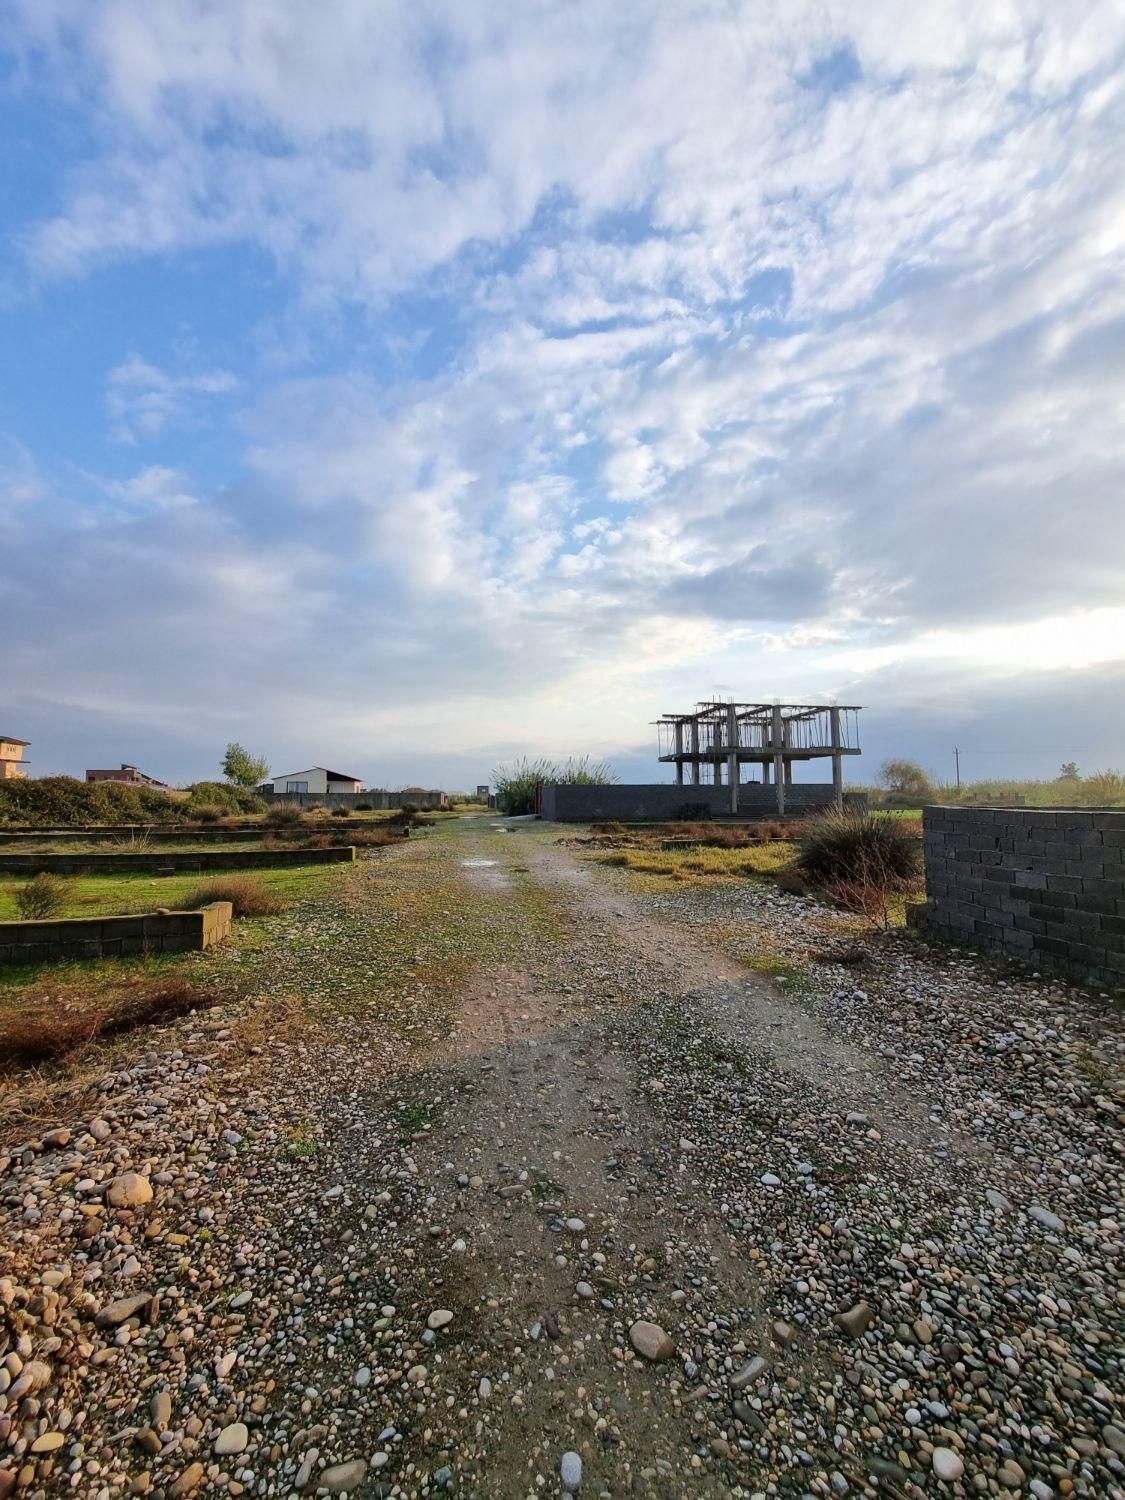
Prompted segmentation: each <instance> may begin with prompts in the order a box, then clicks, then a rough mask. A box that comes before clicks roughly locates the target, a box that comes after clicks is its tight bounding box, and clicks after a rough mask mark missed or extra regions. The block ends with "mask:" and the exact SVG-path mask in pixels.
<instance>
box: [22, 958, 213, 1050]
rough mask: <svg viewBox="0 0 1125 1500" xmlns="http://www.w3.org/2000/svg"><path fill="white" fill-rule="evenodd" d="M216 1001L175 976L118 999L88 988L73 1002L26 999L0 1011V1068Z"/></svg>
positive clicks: (170, 1017) (80, 1044)
mask: <svg viewBox="0 0 1125 1500" xmlns="http://www.w3.org/2000/svg"><path fill="white" fill-rule="evenodd" d="M214 1003H215V996H214V995H208V994H204V993H201V992H200V991H199V990H197V989H194V988H193V987H192V986H191V985H188V984H186V983H185V982H184V981H183V980H179V979H165V980H162V981H157V982H154V983H148V984H144V985H142V986H140V987H139V988H137V989H135V990H134V991H132V992H130V993H129V994H127V995H126V996H125V997H124V998H123V999H118V1000H117V1001H116V1002H114V1001H113V1000H112V999H106V998H102V997H99V996H97V995H96V994H94V993H91V992H90V991H89V990H88V989H87V990H85V991H83V992H81V993H80V994H79V996H78V998H77V1002H76V1004H75V1005H74V1006H73V1007H70V1006H60V1005H59V1003H58V998H57V996H52V997H50V998H49V999H48V1000H45V1001H39V1000H28V1002H27V1003H26V1004H23V1005H18V1006H16V1007H14V1008H13V1009H11V1010H5V1011H3V1012H0V1070H3V1069H10V1068H25V1067H29V1066H33V1065H34V1064H36V1063H44V1062H50V1061H52V1060H53V1059H56V1058H60V1057H64V1056H65V1055H66V1054H67V1053H68V1052H74V1051H75V1050H76V1049H77V1048H79V1047H83V1046H86V1045H87V1044H88V1043H90V1042H93V1041H97V1040H100V1039H102V1038H107V1037H111V1036H116V1035H118V1034H120V1033H121V1032H123V1031H132V1030H133V1029H134V1028H136V1027H138V1026H144V1025H147V1024H149V1023H151V1022H155V1021H170V1020H171V1019H172V1018H173V1017H174V1016H180V1015H184V1014H185V1013H186V1012H188V1011H191V1010H195V1009H196V1008H197V1007H200V1006H205V1005H213V1004H214Z"/></svg>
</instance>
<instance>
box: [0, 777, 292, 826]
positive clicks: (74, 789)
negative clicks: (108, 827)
mask: <svg viewBox="0 0 1125 1500" xmlns="http://www.w3.org/2000/svg"><path fill="white" fill-rule="evenodd" d="M188 791H189V792H190V794H191V795H190V796H189V797H187V798H186V799H185V798H182V797H168V796H166V795H165V794H164V793H163V792H158V791H153V790H152V789H151V788H148V787H135V786H125V785H124V784H123V783H121V782H114V781H94V782H90V781H77V780H75V778H74V777H73V776H44V777H42V778H41V779H40V780H38V781H31V780H21V781H0V827H3V826H4V825H5V824H13V823H30V824H32V825H35V826H38V827H41V828H54V827H59V828H66V827H70V826H72V825H79V824H87V823H180V822H183V821H184V819H185V818H191V817H193V816H194V815H195V814H196V812H197V811H198V810H199V809H200V808H207V807H212V808H220V809H221V810H222V811H223V812H224V813H255V812H263V811H264V810H265V803H264V802H263V800H262V799H261V798H260V797H259V796H257V795H256V794H255V793H254V792H248V791H244V790H243V789H242V788H241V787H236V786H227V785H225V784H224V783H223V782H218V781H197V782H196V783H195V785H194V786H192V787H189V788H188Z"/></svg>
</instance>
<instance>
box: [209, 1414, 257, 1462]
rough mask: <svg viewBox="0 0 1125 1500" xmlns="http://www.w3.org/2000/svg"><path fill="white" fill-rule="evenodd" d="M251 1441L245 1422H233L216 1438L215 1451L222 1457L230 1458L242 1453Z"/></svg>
mask: <svg viewBox="0 0 1125 1500" xmlns="http://www.w3.org/2000/svg"><path fill="white" fill-rule="evenodd" d="M249 1441H250V1433H249V1432H248V1430H247V1428H246V1424H245V1422H232V1423H231V1424H230V1425H229V1427H224V1428H223V1430H222V1432H220V1433H219V1436H218V1437H217V1438H216V1439H215V1452H216V1454H217V1455H218V1456H219V1457H220V1458H229V1457H231V1456H232V1455H233V1454H236V1453H241V1452H242V1451H243V1449H244V1448H245V1447H246V1445H247V1444H248V1443H249Z"/></svg>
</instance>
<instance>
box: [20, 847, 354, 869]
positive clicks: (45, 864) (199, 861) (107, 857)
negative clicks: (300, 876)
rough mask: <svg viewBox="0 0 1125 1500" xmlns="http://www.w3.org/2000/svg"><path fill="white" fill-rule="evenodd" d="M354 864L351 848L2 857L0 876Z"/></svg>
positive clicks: (197, 850) (352, 849) (194, 850)
mask: <svg viewBox="0 0 1125 1500" xmlns="http://www.w3.org/2000/svg"><path fill="white" fill-rule="evenodd" d="M354 859H355V848H354V846H353V845H351V844H341V845H336V846H334V847H332V848H329V849H169V850H167V851H166V852H165V853H163V854H151V853H150V854H0V873H4V874H7V875H34V874H36V873H37V872H38V871H40V870H48V871H50V873H51V874H52V875H116V874H122V873H124V872H126V871H130V870H141V871H145V872H147V873H148V874H151V875H176V874H179V873H181V872H182V871H195V870H268V869H275V868H278V867H284V866H293V865H338V864H348V863H350V862H351V861H352V860H354Z"/></svg>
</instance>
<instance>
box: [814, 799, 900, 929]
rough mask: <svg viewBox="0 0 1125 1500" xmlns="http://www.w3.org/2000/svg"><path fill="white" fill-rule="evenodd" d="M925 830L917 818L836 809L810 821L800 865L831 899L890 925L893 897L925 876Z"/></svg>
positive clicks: (851, 909)
mask: <svg viewBox="0 0 1125 1500" xmlns="http://www.w3.org/2000/svg"><path fill="white" fill-rule="evenodd" d="M920 831H921V830H920V826H919V825H918V823H916V822H914V821H907V820H906V819H900V818H880V817H872V816H871V815H870V814H869V813H863V812H855V811H851V810H849V809H845V810H844V811H842V812H841V811H837V810H836V809H832V810H831V811H830V812H826V813H823V814H822V815H821V816H820V817H819V818H816V819H814V820H813V822H812V823H811V824H810V825H809V829H808V833H807V835H806V837H805V839H804V841H803V843H802V846H801V852H800V854H799V855H798V858H797V862H796V868H797V870H798V872H799V873H800V874H801V875H803V876H804V877H805V878H806V879H807V880H808V881H809V882H810V883H811V884H812V885H814V886H817V887H818V888H819V889H820V890H821V891H822V892H823V893H824V894H825V895H826V896H828V897H829V898H830V899H831V900H834V901H836V902H838V903H839V904H840V905H841V906H844V907H847V908H848V910H850V911H857V912H862V913H863V914H864V915H865V916H868V917H870V918H872V919H873V920H880V921H882V922H883V923H884V924H885V923H886V922H887V921H888V919H889V912H890V907H891V904H892V902H893V900H894V898H895V897H898V896H901V895H902V894H903V893H904V892H906V891H908V890H910V889H911V888H912V887H915V886H917V885H918V883H919V881H920V879H921V875H922V846H921V839H920V837H919V834H920Z"/></svg>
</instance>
